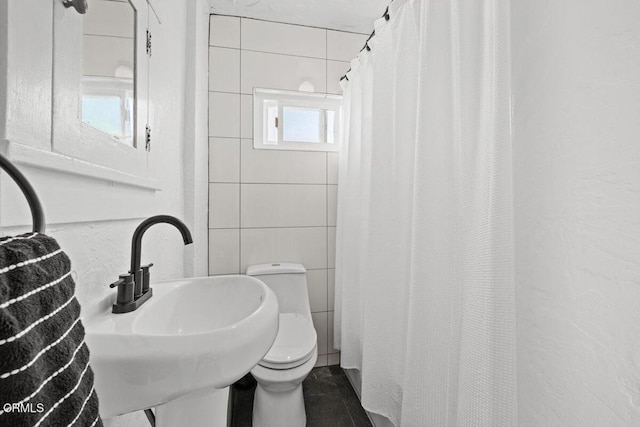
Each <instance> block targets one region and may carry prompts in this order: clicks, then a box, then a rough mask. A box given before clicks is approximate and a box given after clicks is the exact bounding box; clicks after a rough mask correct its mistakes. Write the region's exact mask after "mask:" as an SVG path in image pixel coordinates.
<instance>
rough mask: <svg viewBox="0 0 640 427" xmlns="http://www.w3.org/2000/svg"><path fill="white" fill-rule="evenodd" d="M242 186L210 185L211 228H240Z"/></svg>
mask: <svg viewBox="0 0 640 427" xmlns="http://www.w3.org/2000/svg"><path fill="white" fill-rule="evenodd" d="M239 213H240V184H218V183H213V184H209V228H239V227H240V215H239Z"/></svg>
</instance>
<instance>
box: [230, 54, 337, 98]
mask: <svg viewBox="0 0 640 427" xmlns="http://www.w3.org/2000/svg"><path fill="white" fill-rule="evenodd" d="M241 58H242V60H241V61H242V64H241V67H240V73H241V74H240V76H241V77H240V79H241V84H240V90H241V92H242V93H246V94H253V89H254V88H268V89H284V90H298V89H299V88H300V85H302V84H303V83H307V82H309V83H311V84H312V85H313V87H314V89H315V92H325V90H326V87H327V67H326V60H323V59H316V58H305V57H301V56H289V55H279V54H275V53H264V52H253V51H247V50H243V51H242V52H241Z"/></svg>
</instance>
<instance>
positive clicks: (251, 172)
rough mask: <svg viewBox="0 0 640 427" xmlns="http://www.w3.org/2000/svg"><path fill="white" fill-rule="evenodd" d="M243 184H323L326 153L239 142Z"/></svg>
mask: <svg viewBox="0 0 640 427" xmlns="http://www.w3.org/2000/svg"><path fill="white" fill-rule="evenodd" d="M241 150H242V152H241V159H242V160H241V161H242V170H241V174H240V181H241V182H243V183H283V184H325V183H326V182H327V153H323V152H319V151H316V152H313V151H285V150H254V148H253V141H252V140H250V139H243V140H242V143H241Z"/></svg>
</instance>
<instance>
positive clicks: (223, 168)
mask: <svg viewBox="0 0 640 427" xmlns="http://www.w3.org/2000/svg"><path fill="white" fill-rule="evenodd" d="M209 182H240V140H239V139H235V138H209Z"/></svg>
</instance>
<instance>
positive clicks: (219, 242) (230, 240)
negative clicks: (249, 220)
mask: <svg viewBox="0 0 640 427" xmlns="http://www.w3.org/2000/svg"><path fill="white" fill-rule="evenodd" d="M239 273H240V230H238V229H236V230H209V275H212V276H213V275H216V274H239Z"/></svg>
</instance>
